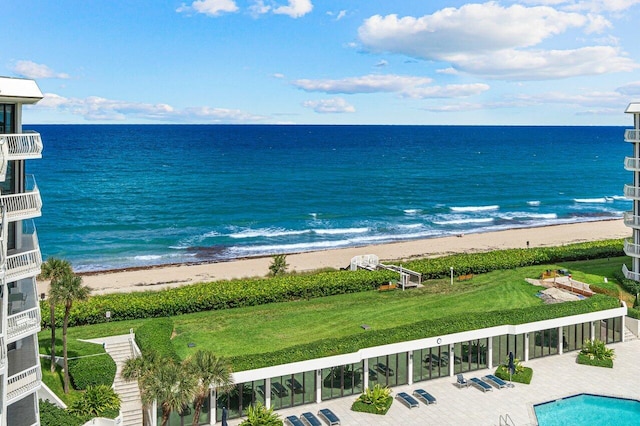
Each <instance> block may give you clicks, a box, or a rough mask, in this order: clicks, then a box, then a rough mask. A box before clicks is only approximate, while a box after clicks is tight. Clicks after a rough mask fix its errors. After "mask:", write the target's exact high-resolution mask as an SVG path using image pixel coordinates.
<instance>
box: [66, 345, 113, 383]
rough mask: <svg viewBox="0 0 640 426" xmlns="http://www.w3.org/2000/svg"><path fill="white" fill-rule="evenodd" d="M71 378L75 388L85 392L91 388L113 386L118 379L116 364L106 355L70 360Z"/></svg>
mask: <svg viewBox="0 0 640 426" xmlns="http://www.w3.org/2000/svg"><path fill="white" fill-rule="evenodd" d="M69 376H70V377H71V383H72V384H73V388H74V389H77V390H85V389H87V388H88V387H89V386H97V385H107V386H111V385H112V384H113V379H114V378H115V377H116V363H115V361H114V360H113V359H112V358H111V357H110V356H109V355H107V354H106V353H105V354H102V355H97V356H87V357H83V358H77V359H70V360H69Z"/></svg>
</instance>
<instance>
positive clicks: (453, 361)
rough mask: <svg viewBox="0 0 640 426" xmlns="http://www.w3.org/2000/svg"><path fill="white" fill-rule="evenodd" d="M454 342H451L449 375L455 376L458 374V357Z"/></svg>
mask: <svg viewBox="0 0 640 426" xmlns="http://www.w3.org/2000/svg"><path fill="white" fill-rule="evenodd" d="M454 347H455V344H454V343H450V344H449V376H451V377H453V376H454V375H455V374H456V370H455V368H456V357H455V352H454Z"/></svg>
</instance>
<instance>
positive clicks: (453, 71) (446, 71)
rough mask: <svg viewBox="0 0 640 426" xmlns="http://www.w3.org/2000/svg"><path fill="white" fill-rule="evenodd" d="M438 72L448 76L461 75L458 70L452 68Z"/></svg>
mask: <svg viewBox="0 0 640 426" xmlns="http://www.w3.org/2000/svg"><path fill="white" fill-rule="evenodd" d="M436 72H437V73H438V74H448V75H457V74H460V73H459V72H458V70H457V69H455V68H452V67H449V68H442V69H439V70H436Z"/></svg>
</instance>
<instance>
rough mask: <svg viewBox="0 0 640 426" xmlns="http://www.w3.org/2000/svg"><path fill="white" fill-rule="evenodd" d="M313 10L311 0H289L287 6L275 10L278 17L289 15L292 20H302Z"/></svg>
mask: <svg viewBox="0 0 640 426" xmlns="http://www.w3.org/2000/svg"><path fill="white" fill-rule="evenodd" d="M311 10H313V4H311V0H289V2H288V4H287V5H286V6H277V7H274V8H273V13H275V14H276V15H287V16H289V17H291V18H300V17H301V16H304V15H306V14H307V13H309V12H311Z"/></svg>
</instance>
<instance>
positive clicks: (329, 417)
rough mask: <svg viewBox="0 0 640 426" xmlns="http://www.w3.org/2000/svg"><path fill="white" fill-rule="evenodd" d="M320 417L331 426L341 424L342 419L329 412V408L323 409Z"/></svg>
mask: <svg viewBox="0 0 640 426" xmlns="http://www.w3.org/2000/svg"><path fill="white" fill-rule="evenodd" d="M318 415H319V416H320V417H322V418H323V419H324V421H325V422H327V424H328V425H329V426H333V425H339V424H340V419H339V418H338V416H336V415H335V414H333V411H331V410H329V409H328V408H322V409H321V410H320V411H318Z"/></svg>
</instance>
